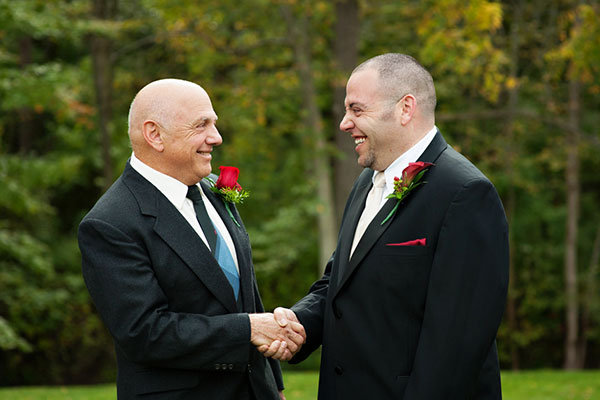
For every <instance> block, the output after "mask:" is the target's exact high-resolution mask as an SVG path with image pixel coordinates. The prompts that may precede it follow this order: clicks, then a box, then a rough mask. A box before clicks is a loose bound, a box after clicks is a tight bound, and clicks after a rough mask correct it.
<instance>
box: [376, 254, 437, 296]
mask: <svg viewBox="0 0 600 400" xmlns="http://www.w3.org/2000/svg"><path fill="white" fill-rule="evenodd" d="M375 254H376V257H377V260H378V262H377V264H376V268H377V271H378V273H379V278H380V280H381V281H382V282H385V283H384V284H385V285H389V286H390V287H391V289H397V288H407V287H414V286H415V285H423V284H426V281H427V277H428V276H429V269H430V268H431V261H432V254H431V248H430V247H429V246H381V247H380V248H378V249H377V252H376V253H375Z"/></svg>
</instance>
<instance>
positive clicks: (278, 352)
mask: <svg viewBox="0 0 600 400" xmlns="http://www.w3.org/2000/svg"><path fill="white" fill-rule="evenodd" d="M305 341H306V332H305V331H304V327H303V326H302V324H300V322H299V321H298V318H296V314H294V312H293V311H292V310H290V309H287V308H281V307H278V308H276V309H275V311H274V312H273V313H261V314H250V342H252V344H253V345H255V346H256V347H257V349H258V351H260V352H261V353H263V355H264V356H265V357H272V358H275V359H277V360H282V361H288V360H290V359H291V358H292V357H293V356H294V354H296V353H297V352H298V351H299V350H300V348H301V347H302V345H303V344H304V342H305Z"/></svg>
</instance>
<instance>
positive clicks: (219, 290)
mask: <svg viewBox="0 0 600 400" xmlns="http://www.w3.org/2000/svg"><path fill="white" fill-rule="evenodd" d="M201 185H202V189H203V190H204V192H205V193H206V195H207V196H208V198H209V199H210V201H211V203H212V204H213V205H214V207H215V208H216V210H217V211H218V212H219V215H220V216H221V218H222V220H223V222H224V223H225V225H226V227H227V229H228V230H229V233H230V234H231V237H232V239H233V242H234V244H235V248H236V253H237V259H238V263H239V269H240V288H241V290H240V292H241V296H242V297H241V298H242V305H241V308H240V304H237V303H236V300H235V297H234V294H233V289H232V288H231V286H230V284H229V282H228V281H227V278H226V277H225V275H224V274H223V272H222V270H221V268H220V266H219V265H218V263H217V261H216V260H215V258H214V257H213V256H212V255H211V253H210V251H209V250H208V248H207V247H206V246H205V245H204V242H203V241H202V239H200V238H199V237H198V235H197V233H196V232H195V231H194V229H193V228H192V227H191V226H190V225H189V223H188V222H187V221H186V220H185V218H184V217H183V216H182V215H181V214H180V213H179V211H178V210H177V209H176V208H175V207H174V206H173V205H172V204H171V203H170V202H169V200H168V199H167V198H166V197H165V196H164V195H163V194H162V193H161V192H160V191H159V190H158V189H156V187H154V186H153V185H152V184H151V183H150V182H148V181H147V180H146V179H145V178H143V177H142V176H141V175H140V174H139V173H138V172H136V171H135V170H134V169H133V168H132V167H131V166H130V165H129V163H127V165H126V167H125V170H124V172H123V174H122V175H121V177H120V178H119V179H118V180H117V181H116V182H115V183H114V184H113V185H112V187H111V188H110V189H109V190H108V191H107V192H106V194H104V196H102V198H101V199H100V200H99V201H98V202H97V203H96V205H95V206H94V208H93V209H92V210H91V211H90V212H89V213H88V214H87V215H86V216H85V218H84V219H83V220H82V222H81V224H80V226H79V247H80V249H81V254H82V270H83V277H84V279H85V283H86V285H87V287H88V289H89V292H90V295H91V297H92V299H93V301H94V304H95V305H96V308H97V310H98V312H99V314H100V316H101V317H102V319H103V321H104V322H105V324H106V325H107V327H108V329H109V330H110V333H111V334H112V336H113V338H114V342H115V349H116V354H117V362H118V378H117V392H118V397H119V399H138V398H140V399H141V398H144V399H148V398H153V399H154V398H156V399H158V398H160V399H232V400H233V399H236V400H237V399H248V398H251V397H250V396H251V394H250V390H252V393H254V395H255V397H256V398H257V399H273V400H275V399H278V398H279V396H278V394H277V389H278V387H279V388H283V383H282V379H281V370H280V368H279V365H278V363H277V362H274V361H273V360H267V359H265V358H264V357H263V356H262V355H261V354H260V353H258V352H257V351H256V349H255V348H254V346H253V345H251V343H250V322H249V318H248V315H247V313H252V312H262V311H263V306H262V303H261V300H260V296H259V293H258V289H257V286H256V280H255V276H254V270H253V266H252V259H251V250H250V242H249V239H248V234H247V233H246V231H245V229H244V227H243V225H241V219H240V216H239V214H238V213H237V210H236V209H235V207H232V212H233V214H234V216H235V218H236V220H237V221H238V222H240V225H241V227H238V226H236V225H235V224H234V223H233V221H232V220H231V218H230V216H229V215H228V213H227V211H226V209H225V207H224V204H223V201H222V200H221V199H220V198H218V197H217V195H215V194H214V193H213V192H211V191H210V190H209V189H208V186H207V185H206V183H204V182H202V184H201ZM250 388H251V389H250Z"/></svg>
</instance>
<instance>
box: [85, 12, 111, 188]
mask: <svg viewBox="0 0 600 400" xmlns="http://www.w3.org/2000/svg"><path fill="white" fill-rule="evenodd" d="M92 4H93V10H94V17H95V18H98V19H102V20H111V19H113V18H114V16H115V14H116V10H117V0H92ZM91 50H92V63H93V71H94V89H95V91H96V103H97V107H98V125H99V126H98V127H99V129H100V144H101V152H102V162H103V168H102V175H103V185H102V186H103V190H104V191H106V190H107V189H108V188H109V187H110V185H111V184H112V181H113V176H114V174H113V164H112V158H111V156H110V149H111V138H110V136H111V129H110V125H111V118H112V84H113V65H112V61H111V51H112V43H111V40H110V39H109V38H107V37H105V36H102V35H100V34H94V35H92V37H91Z"/></svg>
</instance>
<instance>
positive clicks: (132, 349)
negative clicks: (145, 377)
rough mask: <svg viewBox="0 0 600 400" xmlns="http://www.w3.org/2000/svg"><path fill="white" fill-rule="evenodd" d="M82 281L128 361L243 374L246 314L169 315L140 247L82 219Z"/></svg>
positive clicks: (93, 221)
mask: <svg viewBox="0 0 600 400" xmlns="http://www.w3.org/2000/svg"><path fill="white" fill-rule="evenodd" d="M79 247H80V250H81V254H82V270H83V277H84V280H85V282H86V285H87V287H88V290H89V292H90V295H91V297H92V300H93V301H94V304H95V306H96V308H97V310H98V312H99V314H100V316H101V318H102V319H103V321H104V322H105V324H106V325H107V327H108V329H109V331H110V332H111V334H112V336H113V338H114V340H115V344H116V346H118V347H119V348H120V349H121V350H122V351H123V352H124V353H125V355H126V356H127V357H128V358H129V359H130V360H131V361H133V362H136V363H141V364H146V365H149V366H158V367H163V368H181V369H200V370H203V369H206V370H213V369H214V364H215V363H223V364H233V366H234V368H233V370H239V371H243V370H245V368H246V366H247V364H248V359H249V350H250V349H249V346H250V321H249V318H248V315H247V314H225V315H212V316H207V315H201V314H193V313H179V312H173V311H171V310H170V309H169V304H168V299H167V297H166V296H165V294H164V292H163V291H162V289H161V287H160V285H159V283H158V281H157V279H156V276H155V274H154V271H153V269H152V260H151V259H150V258H149V255H148V251H147V250H146V249H145V248H144V245H143V244H141V243H137V242H135V241H134V240H132V238H130V237H129V236H128V235H127V234H126V233H124V232H122V231H121V230H119V229H118V228H116V227H115V226H113V225H111V224H110V223H108V222H106V221H103V220H99V219H93V218H86V219H84V221H83V222H82V223H81V224H80V227H79Z"/></svg>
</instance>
